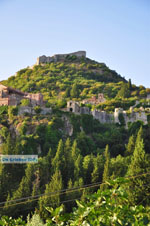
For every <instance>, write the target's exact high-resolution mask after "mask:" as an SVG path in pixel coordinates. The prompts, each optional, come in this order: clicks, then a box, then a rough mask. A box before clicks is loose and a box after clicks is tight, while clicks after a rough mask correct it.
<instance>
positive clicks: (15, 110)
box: [8, 106, 18, 119]
mask: <svg viewBox="0 0 150 226" xmlns="http://www.w3.org/2000/svg"><path fill="white" fill-rule="evenodd" d="M17 114H18V107H16V106H9V107H8V116H9V118H10V119H13V117H14V116H16V115H17Z"/></svg>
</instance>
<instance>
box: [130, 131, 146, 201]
mask: <svg viewBox="0 0 150 226" xmlns="http://www.w3.org/2000/svg"><path fill="white" fill-rule="evenodd" d="M142 137H143V130H142V127H141V128H140V130H139V132H138V134H137V138H136V143H135V149H134V152H133V156H132V158H131V163H130V165H129V169H128V176H131V177H133V179H132V180H131V182H130V184H129V187H128V189H129V190H128V193H129V197H130V199H131V200H132V202H133V203H135V204H137V203H139V202H140V203H142V204H145V203H146V204H149V191H150V187H149V186H147V187H146V189H145V188H144V186H145V185H147V184H148V181H149V179H150V177H149V175H146V173H147V172H148V171H149V169H150V167H149V164H148V161H147V158H146V154H145V150H144V143H143V138H142ZM139 174H143V175H142V176H141V177H138V178H136V175H139ZM134 177H135V178H134Z"/></svg>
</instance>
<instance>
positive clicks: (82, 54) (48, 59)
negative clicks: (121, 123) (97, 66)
mask: <svg viewBox="0 0 150 226" xmlns="http://www.w3.org/2000/svg"><path fill="white" fill-rule="evenodd" d="M68 56H76V57H77V58H81V57H86V51H78V52H74V53H68V54H55V55H54V56H48V57H47V56H45V55H43V56H40V57H38V58H37V61H36V65H39V64H45V63H51V62H57V61H59V60H65V59H66V57H68Z"/></svg>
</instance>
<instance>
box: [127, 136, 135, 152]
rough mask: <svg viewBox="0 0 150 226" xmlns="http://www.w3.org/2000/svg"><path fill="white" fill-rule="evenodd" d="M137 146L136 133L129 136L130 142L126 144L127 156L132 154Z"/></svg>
mask: <svg viewBox="0 0 150 226" xmlns="http://www.w3.org/2000/svg"><path fill="white" fill-rule="evenodd" d="M134 148H135V137H134V135H132V136H130V137H129V141H128V144H127V146H126V151H125V156H128V155H132V154H133V152H134Z"/></svg>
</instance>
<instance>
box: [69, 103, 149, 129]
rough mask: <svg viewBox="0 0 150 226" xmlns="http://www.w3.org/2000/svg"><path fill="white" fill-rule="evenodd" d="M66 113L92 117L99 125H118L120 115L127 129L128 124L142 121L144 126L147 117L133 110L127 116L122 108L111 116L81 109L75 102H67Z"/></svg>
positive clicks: (143, 113)
mask: <svg viewBox="0 0 150 226" xmlns="http://www.w3.org/2000/svg"><path fill="white" fill-rule="evenodd" d="M67 111H69V112H73V113H75V114H89V115H93V118H94V119H97V120H99V121H100V122H101V123H119V124H120V121H119V115H120V114H122V115H123V117H124V120H125V126H126V128H127V127H128V123H129V122H132V123H133V122H136V121H138V120H139V121H142V122H143V123H144V125H146V124H147V123H148V121H147V115H146V113H145V111H141V112H134V111H133V109H132V111H131V113H130V114H127V112H126V111H124V110H123V109H122V108H116V109H115V112H114V113H113V114H109V113H107V112H105V111H100V110H97V109H94V110H93V111H91V110H90V108H88V107H81V106H80V104H79V103H78V102H76V101H68V102H67Z"/></svg>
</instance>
